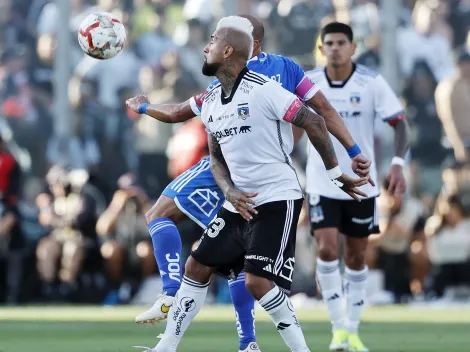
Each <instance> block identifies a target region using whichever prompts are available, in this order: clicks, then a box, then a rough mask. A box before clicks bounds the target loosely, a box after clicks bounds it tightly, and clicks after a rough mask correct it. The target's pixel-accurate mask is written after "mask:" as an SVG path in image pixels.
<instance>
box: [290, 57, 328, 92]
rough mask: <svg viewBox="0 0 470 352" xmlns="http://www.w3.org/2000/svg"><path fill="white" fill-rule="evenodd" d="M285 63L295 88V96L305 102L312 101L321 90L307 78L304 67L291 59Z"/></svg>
mask: <svg viewBox="0 0 470 352" xmlns="http://www.w3.org/2000/svg"><path fill="white" fill-rule="evenodd" d="M284 61H285V63H286V70H287V72H288V75H289V77H291V78H292V80H293V83H294V86H295V91H294V93H295V95H297V96H298V97H299V98H300V99H301V100H303V101H307V100H310V99H311V98H312V97H313V96H314V95H315V93H316V92H318V90H319V88H318V87H317V86H316V85H315V83H313V82H312V81H311V80H310V79H309V78H308V77H307V75H306V74H305V72H304V70H303V69H302V67H300V66H299V65H298V64H296V63H295V62H294V61H292V60H291V59H288V58H284Z"/></svg>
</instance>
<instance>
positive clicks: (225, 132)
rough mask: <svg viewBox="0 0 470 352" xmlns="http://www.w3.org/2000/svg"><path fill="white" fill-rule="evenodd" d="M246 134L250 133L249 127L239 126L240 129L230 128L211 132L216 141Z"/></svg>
mask: <svg viewBox="0 0 470 352" xmlns="http://www.w3.org/2000/svg"><path fill="white" fill-rule="evenodd" d="M248 132H251V126H241V127H240V128H238V127H230V128H226V129H224V130H221V131H217V132H213V133H212V136H213V137H214V138H216V139H217V140H220V139H222V138H225V137H230V136H236V135H238V134H244V133H248Z"/></svg>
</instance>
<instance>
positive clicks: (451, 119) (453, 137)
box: [435, 51, 470, 161]
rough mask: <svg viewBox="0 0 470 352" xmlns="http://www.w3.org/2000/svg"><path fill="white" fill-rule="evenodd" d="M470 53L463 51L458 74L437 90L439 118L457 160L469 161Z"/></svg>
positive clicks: (440, 85)
mask: <svg viewBox="0 0 470 352" xmlns="http://www.w3.org/2000/svg"><path fill="white" fill-rule="evenodd" d="M469 96H470V53H469V52H467V51H463V52H462V53H461V54H460V56H459V60H458V70H457V72H456V73H455V74H454V75H453V76H451V77H449V78H447V79H445V80H443V81H442V82H441V83H439V85H438V86H437V89H436V94H435V99H436V107H437V112H438V114H439V118H440V119H441V121H442V124H443V126H444V131H445V133H446V136H447V138H448V141H449V143H450V145H451V147H452V149H453V150H454V153H455V158H456V159H457V160H460V161H462V160H465V159H468V157H469V154H468V147H469V146H470V121H469V119H468V112H469V111H470V99H469Z"/></svg>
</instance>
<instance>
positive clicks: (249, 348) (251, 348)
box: [238, 342, 261, 352]
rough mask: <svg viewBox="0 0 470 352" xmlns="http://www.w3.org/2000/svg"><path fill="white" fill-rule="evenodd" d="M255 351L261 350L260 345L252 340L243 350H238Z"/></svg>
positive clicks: (244, 351)
mask: <svg viewBox="0 0 470 352" xmlns="http://www.w3.org/2000/svg"><path fill="white" fill-rule="evenodd" d="M253 351H256V352H261V350H260V349H259V346H258V344H257V343H256V342H250V343H249V344H248V346H247V347H246V348H245V349H244V350H243V351H242V350H240V351H238V352H253Z"/></svg>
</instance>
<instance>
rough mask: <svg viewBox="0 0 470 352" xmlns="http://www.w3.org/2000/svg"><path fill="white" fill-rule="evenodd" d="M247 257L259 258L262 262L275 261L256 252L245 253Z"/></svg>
mask: <svg viewBox="0 0 470 352" xmlns="http://www.w3.org/2000/svg"><path fill="white" fill-rule="evenodd" d="M245 259H251V260H259V261H261V262H271V263H273V262H274V260H272V259H271V258H268V257H265V256H262V255H256V254H250V255H245Z"/></svg>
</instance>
